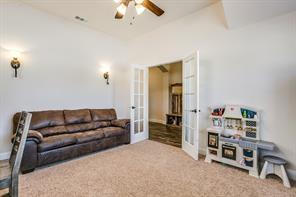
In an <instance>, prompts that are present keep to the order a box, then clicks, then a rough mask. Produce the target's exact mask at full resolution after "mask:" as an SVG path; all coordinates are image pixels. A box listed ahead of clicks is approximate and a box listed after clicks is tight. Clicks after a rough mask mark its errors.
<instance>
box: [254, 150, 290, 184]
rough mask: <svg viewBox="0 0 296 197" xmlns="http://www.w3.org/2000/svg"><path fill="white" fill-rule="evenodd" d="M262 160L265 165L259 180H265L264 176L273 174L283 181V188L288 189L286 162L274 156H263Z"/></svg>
mask: <svg viewBox="0 0 296 197" xmlns="http://www.w3.org/2000/svg"><path fill="white" fill-rule="evenodd" d="M263 158H264V161H265V163H264V166H263V168H262V171H261V174H260V178H261V179H265V178H266V175H268V174H275V175H277V176H279V177H280V178H281V179H282V180H283V183H284V186H285V187H288V188H290V187H291V185H290V181H289V178H288V176H287V173H286V169H285V165H286V164H287V161H286V160H284V159H282V158H280V157H277V156H274V155H265V156H264V157H263Z"/></svg>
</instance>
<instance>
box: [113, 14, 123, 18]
mask: <svg viewBox="0 0 296 197" xmlns="http://www.w3.org/2000/svg"><path fill="white" fill-rule="evenodd" d="M122 18H123V15H122V14H120V13H119V12H116V14H115V19H122Z"/></svg>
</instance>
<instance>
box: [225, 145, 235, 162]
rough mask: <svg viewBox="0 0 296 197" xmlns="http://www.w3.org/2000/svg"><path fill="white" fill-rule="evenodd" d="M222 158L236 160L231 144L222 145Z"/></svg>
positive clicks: (233, 147)
mask: <svg viewBox="0 0 296 197" xmlns="http://www.w3.org/2000/svg"><path fill="white" fill-rule="evenodd" d="M222 157H223V158H226V159H231V160H236V147H235V146H233V145H231V144H222Z"/></svg>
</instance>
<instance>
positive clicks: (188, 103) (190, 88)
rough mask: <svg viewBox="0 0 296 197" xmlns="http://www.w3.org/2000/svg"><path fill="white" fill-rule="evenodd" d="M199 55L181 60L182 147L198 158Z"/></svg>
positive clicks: (195, 54)
mask: <svg viewBox="0 0 296 197" xmlns="http://www.w3.org/2000/svg"><path fill="white" fill-rule="evenodd" d="M198 113H199V55H198V52H196V53H194V54H192V55H190V56H189V57H187V58H185V59H184V60H183V116H182V117H183V121H182V149H183V150H184V151H185V152H186V153H187V154H189V155H190V156H191V157H193V158H194V159H196V160H197V159H198V138H199V129H198V126H199V125H198V120H199V114H198Z"/></svg>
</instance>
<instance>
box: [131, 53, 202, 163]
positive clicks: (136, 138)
mask: <svg viewBox="0 0 296 197" xmlns="http://www.w3.org/2000/svg"><path fill="white" fill-rule="evenodd" d="M196 54H198V51H197V52H196ZM183 60H184V58H183V59H182V58H180V59H175V60H172V61H167V62H165V63H160V64H156V65H131V69H132V75H131V77H132V79H131V90H130V91H131V92H132V91H133V88H134V87H133V77H134V68H142V69H144V68H145V69H147V71H146V73H147V74H146V78H145V81H144V84H145V86H144V87H145V91H146V93H145V96H144V103H145V106H146V110H145V113H144V122H145V125H146V129H147V132H145V135H143V136H140V137H134V135H133V133H132V132H133V131H134V129H133V127H134V125H132V124H131V144H134V143H137V142H140V141H143V140H146V139H148V137H149V91H148V90H149V71H148V69H149V68H150V67H156V66H159V65H164V64H172V63H175V62H182V65H183ZM197 64H199V61H198V62H197ZM198 67H199V66H198ZM182 71H183V68H182ZM130 95H132V93H131V94H130ZM182 97H183V95H182ZM132 104H133V98H131V105H132ZM131 110H132V109H131ZM197 110H199V109H197ZM182 115H183V114H182ZM132 118H133V117H132V112H131V120H132ZM131 123H132V121H131ZM197 129H198V132H197V134H198V135H197V137H196V138H197V142H196V144H197V146H199V141H198V139H199V135H200V134H199V133H200V132H199V128H197ZM183 133H184V131H183V129H182V141H183ZM182 149H183V150H184V148H183V144H182ZM194 159H198V155H197V157H196V158H194Z"/></svg>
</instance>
